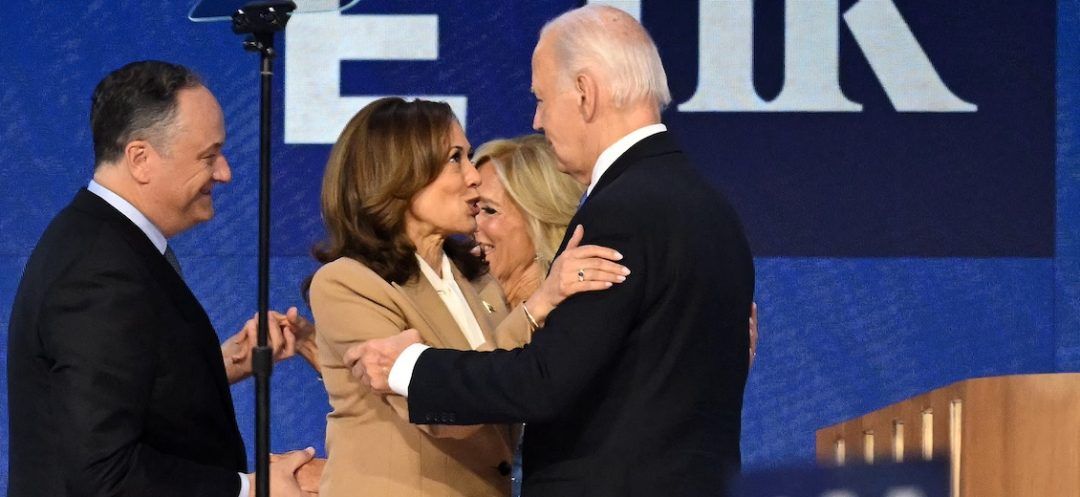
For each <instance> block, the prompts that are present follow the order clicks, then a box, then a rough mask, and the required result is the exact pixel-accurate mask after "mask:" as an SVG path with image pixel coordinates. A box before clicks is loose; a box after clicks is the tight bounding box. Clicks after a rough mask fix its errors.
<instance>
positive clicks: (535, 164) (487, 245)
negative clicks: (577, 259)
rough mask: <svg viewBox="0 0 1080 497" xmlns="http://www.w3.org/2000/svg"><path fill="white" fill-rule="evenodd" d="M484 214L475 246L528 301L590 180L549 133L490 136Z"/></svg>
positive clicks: (481, 161) (508, 289)
mask: <svg viewBox="0 0 1080 497" xmlns="http://www.w3.org/2000/svg"><path fill="white" fill-rule="evenodd" d="M475 157H476V159H475V162H476V169H477V170H478V171H480V178H481V183H480V186H479V189H478V190H479V192H480V213H479V214H478V215H477V216H476V224H477V232H476V242H477V246H476V249H475V251H476V252H477V253H479V254H481V255H482V256H483V257H484V258H485V259H486V260H487V262H488V265H489V267H490V268H491V275H492V276H494V277H495V278H496V279H497V280H499V286H501V287H502V290H503V293H505V294H506V298H507V301H508V302H511V303H518V302H522V301H524V300H525V299H526V298H528V297H529V296H530V295H532V294H533V292H535V291H536V289H537V288H539V286H540V283H541V282H542V281H544V277H545V276H546V275H547V271H548V268H550V267H551V260H552V259H553V258H554V257H555V251H556V250H558V248H559V244H560V243H561V242H562V239H563V235H564V234H565V233H566V230H567V227H568V225H569V224H570V219H571V218H573V217H574V213H575V212H576V211H577V207H578V202H579V201H580V199H581V195H582V194H583V193H584V192H585V185H582V184H581V183H578V182H577V181H575V180H574V179H573V178H572V177H570V176H569V175H567V174H563V173H562V172H559V168H558V165H559V162H558V159H557V158H556V157H555V152H554V151H553V150H552V148H551V145H550V144H549V143H548V141H547V139H546V138H545V137H544V135H540V134H531V135H524V136H520V137H517V138H511V139H498V140H492V141H489V142H487V143H485V144H483V145H481V146H480V148H478V149H477V150H476V155H475ZM749 333H750V362H751V363H753V361H754V356H755V353H756V349H757V339H758V331H757V306H756V305H754V306H752V308H751V316H750V323H749Z"/></svg>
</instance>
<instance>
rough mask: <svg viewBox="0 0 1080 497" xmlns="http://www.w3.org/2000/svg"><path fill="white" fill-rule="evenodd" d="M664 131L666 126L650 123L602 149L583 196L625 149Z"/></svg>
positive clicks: (587, 193)
mask: <svg viewBox="0 0 1080 497" xmlns="http://www.w3.org/2000/svg"><path fill="white" fill-rule="evenodd" d="M664 131H667V126H664V125H663V124H662V123H657V124H650V125H648V126H645V127H642V128H638V129H635V130H634V131H631V132H630V134H628V135H626V136H624V137H622V138H619V140H618V141H616V142H615V143H612V144H611V146H610V147H608V148H606V149H604V151H603V152H601V153H600V157H597V158H596V165H595V166H593V170H592V180H590V181H589V188H588V189H587V190H585V196H586V197H588V196H589V195H592V191H593V187H595V186H596V183H597V182H599V181H600V177H601V176H603V175H604V173H605V172H607V170H608V169H609V168H610V167H611V165H612V164H614V163H615V161H616V160H618V158H619V157H622V154H625V153H626V151H627V150H630V147H633V146H634V145H636V144H637V142H639V141H641V140H644V139H646V138H648V137H650V136H652V135H655V134H657V133H662V132H664Z"/></svg>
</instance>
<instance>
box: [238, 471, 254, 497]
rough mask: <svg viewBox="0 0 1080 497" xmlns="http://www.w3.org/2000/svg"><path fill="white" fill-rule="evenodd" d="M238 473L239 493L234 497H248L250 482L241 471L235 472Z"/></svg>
mask: <svg viewBox="0 0 1080 497" xmlns="http://www.w3.org/2000/svg"><path fill="white" fill-rule="evenodd" d="M237 474H238V475H240V495H237V496H236V497H248V496H249V495H251V482H249V481H248V477H247V475H245V474H243V473H237Z"/></svg>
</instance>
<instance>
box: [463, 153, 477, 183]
mask: <svg viewBox="0 0 1080 497" xmlns="http://www.w3.org/2000/svg"><path fill="white" fill-rule="evenodd" d="M464 162H465V186H466V187H468V188H476V187H478V186H480V182H481V179H480V171H477V170H476V166H475V165H473V163H472V159H469V158H468V157H466V158H465V161H464Z"/></svg>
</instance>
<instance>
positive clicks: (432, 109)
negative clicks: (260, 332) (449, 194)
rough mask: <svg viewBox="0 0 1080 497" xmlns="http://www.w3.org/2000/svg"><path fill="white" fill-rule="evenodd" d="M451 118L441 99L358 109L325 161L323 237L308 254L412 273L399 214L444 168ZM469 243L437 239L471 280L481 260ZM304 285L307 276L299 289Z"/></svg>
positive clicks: (400, 275)
mask: <svg viewBox="0 0 1080 497" xmlns="http://www.w3.org/2000/svg"><path fill="white" fill-rule="evenodd" d="M456 121H457V117H455V116H454V111H452V110H451V109H450V106H449V105H447V104H445V103H442V102H430V101H426V100H414V101H412V102H408V101H405V100H403V99H401V98H397V97H389V98H382V99H379V100H376V101H374V102H372V103H370V104H368V105H367V106H365V107H364V108H363V109H360V112H358V113H357V114H356V115H355V116H353V118H352V120H350V121H349V124H347V125H346V126H345V129H344V131H342V132H341V136H340V137H338V140H337V142H336V143H335V144H334V147H333V149H331V151H330V159H329V160H328V161H327V162H326V172H325V173H324V175H323V185H322V215H323V222H324V223H325V224H326V233H327V238H326V240H324V241H322V242H320V243H319V244H318V245H316V246H315V248H314V250H313V253H314V256H315V258H316V259H317V260H318V261H319V262H321V263H323V264H326V263H328V262H332V261H334V260H337V259H339V258H341V257H349V258H351V259H355V260H357V261H360V262H362V263H363V264H364V265H366V266H367V267H368V268H370V269H371V270H372V271H375V272H376V273H377V274H378V275H379V276H381V277H382V278H383V279H385V280H386V281H388V282H394V283H398V284H403V283H405V282H407V281H409V280H411V279H412V278H415V277H417V276H418V275H419V274H420V265H419V264H418V263H417V260H416V256H415V255H414V254H415V253H416V247H415V246H414V245H413V243H412V242H411V241H410V240H409V238H408V237H407V236H406V235H405V213H406V212H407V211H408V210H409V206H410V205H411V203H412V201H413V197H415V196H416V194H417V193H418V192H419V191H420V190H422V189H423V188H424V187H425V186H427V185H429V184H430V183H431V182H432V181H435V178H436V177H438V176H439V173H440V172H442V168H443V167H445V165H446V163H447V152H448V151H449V140H450V139H449V136H450V128H451V126H452V125H453V123H454V122H456ZM469 248H471V245H470V243H467V242H465V241H463V240H457V239H454V238H447V239H446V241H445V242H444V244H443V249H444V250H445V251H446V254H447V255H448V256H449V257H450V260H451V261H453V262H454V264H455V265H457V267H458V269H460V270H461V272H462V274H463V275H464V276H465V277H466V278H468V279H469V280H473V279H476V278H477V277H479V276H481V275H482V274H484V273H485V272H486V271H487V266H486V265H485V264H484V263H483V261H482V260H481V259H480V258H478V257H476V256H473V255H472V254H470V253H469ZM310 284H311V282H310V279H309V280H308V281H307V282H306V283H305V285H304V293H305V294H306V293H307V290H308V288H309V287H310Z"/></svg>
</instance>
